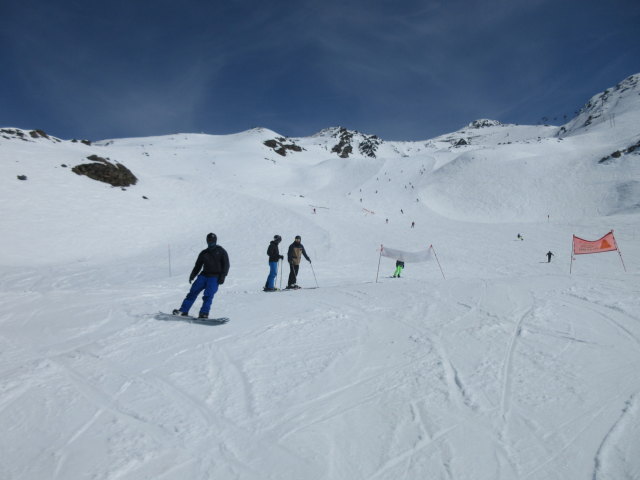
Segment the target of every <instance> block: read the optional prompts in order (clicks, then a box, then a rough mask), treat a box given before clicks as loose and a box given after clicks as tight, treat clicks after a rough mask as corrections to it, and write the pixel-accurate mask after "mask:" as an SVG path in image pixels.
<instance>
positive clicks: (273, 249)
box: [264, 235, 284, 292]
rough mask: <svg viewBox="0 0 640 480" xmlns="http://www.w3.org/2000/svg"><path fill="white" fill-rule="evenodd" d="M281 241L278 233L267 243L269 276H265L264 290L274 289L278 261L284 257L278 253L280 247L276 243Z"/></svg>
mask: <svg viewBox="0 0 640 480" xmlns="http://www.w3.org/2000/svg"><path fill="white" fill-rule="evenodd" d="M281 241H282V237H281V236H280V235H274V236H273V240H271V242H270V243H269V247H268V248H267V255H269V276H268V277H267V283H265V285H264V291H265V292H275V291H276V277H277V276H278V261H279V260H283V259H284V255H280V249H279V248H278V245H279V244H280V242H281Z"/></svg>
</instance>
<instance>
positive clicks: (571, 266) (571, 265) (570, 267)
mask: <svg viewBox="0 0 640 480" xmlns="http://www.w3.org/2000/svg"><path fill="white" fill-rule="evenodd" d="M574 237H575V235H574ZM573 253H574V252H573V238H572V239H571V255H570V257H571V262H570V263H569V275H571V272H572V270H573Z"/></svg>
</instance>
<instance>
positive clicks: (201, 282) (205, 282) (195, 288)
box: [180, 275, 218, 315]
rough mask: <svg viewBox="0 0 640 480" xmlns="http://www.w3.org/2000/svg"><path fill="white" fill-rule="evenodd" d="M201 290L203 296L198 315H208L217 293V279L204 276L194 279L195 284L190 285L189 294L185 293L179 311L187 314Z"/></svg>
mask: <svg viewBox="0 0 640 480" xmlns="http://www.w3.org/2000/svg"><path fill="white" fill-rule="evenodd" d="M203 290H204V294H203V295H202V308H201V309H200V313H203V314H206V315H209V310H211V302H213V296H214V295H215V294H216V292H217V291H218V277H205V276H204V275H198V278H196V280H195V282H193V284H192V285H191V290H189V293H187V296H186V297H185V299H184V301H183V302H182V305H181V306H180V311H181V312H184V313H189V310H190V309H191V307H192V306H193V303H194V302H195V301H196V299H197V298H198V295H199V294H200V292H201V291H203Z"/></svg>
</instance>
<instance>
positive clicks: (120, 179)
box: [71, 155, 138, 187]
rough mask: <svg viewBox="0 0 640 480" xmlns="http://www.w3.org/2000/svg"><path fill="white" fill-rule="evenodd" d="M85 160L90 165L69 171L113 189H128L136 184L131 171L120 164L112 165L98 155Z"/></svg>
mask: <svg viewBox="0 0 640 480" xmlns="http://www.w3.org/2000/svg"><path fill="white" fill-rule="evenodd" d="M87 159H88V160H91V161H92V163H83V164H80V165H76V166H75V167H73V168H72V169H71V170H72V171H73V172H74V173H76V174H78V175H86V176H87V177H89V178H91V179H93V180H97V181H99V182H104V183H108V184H109V185H112V186H114V187H129V186H131V185H135V184H136V183H137V182H138V179H137V178H136V176H135V175H134V174H133V173H132V172H131V170H129V169H128V168H127V167H125V166H124V165H122V164H121V163H117V162H115V163H112V162H111V161H110V159H108V158H102V157H99V156H98V155H90V156H88V157H87Z"/></svg>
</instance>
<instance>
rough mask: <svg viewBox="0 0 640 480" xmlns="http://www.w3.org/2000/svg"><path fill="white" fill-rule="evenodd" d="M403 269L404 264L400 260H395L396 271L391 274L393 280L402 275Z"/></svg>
mask: <svg viewBox="0 0 640 480" xmlns="http://www.w3.org/2000/svg"><path fill="white" fill-rule="evenodd" d="M403 269H404V262H403V261H401V260H397V261H396V271H395V272H393V278H400V274H401V273H402V270H403Z"/></svg>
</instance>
